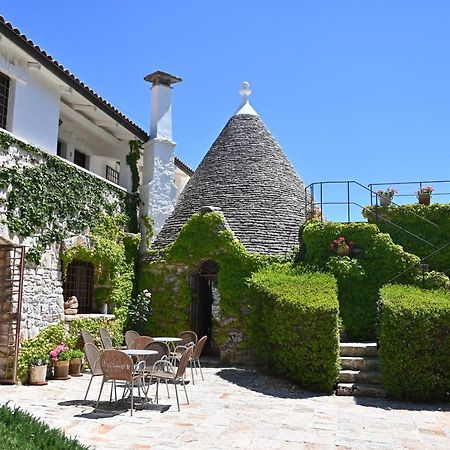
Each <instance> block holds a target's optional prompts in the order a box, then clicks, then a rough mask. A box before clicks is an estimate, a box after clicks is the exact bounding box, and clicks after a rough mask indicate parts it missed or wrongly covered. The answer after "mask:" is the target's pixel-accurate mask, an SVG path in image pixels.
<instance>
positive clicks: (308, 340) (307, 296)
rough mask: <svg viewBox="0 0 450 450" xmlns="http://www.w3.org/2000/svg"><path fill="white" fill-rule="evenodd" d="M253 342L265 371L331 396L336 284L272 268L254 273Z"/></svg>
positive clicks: (335, 369) (316, 275)
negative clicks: (266, 369)
mask: <svg viewBox="0 0 450 450" xmlns="http://www.w3.org/2000/svg"><path fill="white" fill-rule="evenodd" d="M250 286H251V287H252V288H253V289H254V290H255V305H254V308H253V325H254V326H253V330H254V333H253V335H252V343H253V346H254V348H255V351H256V354H257V356H258V357H259V360H260V362H262V363H263V364H264V365H265V366H266V367H267V368H268V369H269V370H272V371H274V372H276V373H277V374H279V375H281V376H283V377H286V378H288V379H290V380H292V381H294V382H296V383H298V384H299V385H300V386H301V387H303V388H305V389H311V390H314V391H323V392H331V390H332V389H333V387H334V385H335V383H336V380H337V377H338V375H339V360H338V358H339V319H338V314H339V303H338V299H337V292H336V281H335V279H334V277H333V276H331V275H327V274H323V273H308V272H306V273H302V272H301V269H299V268H293V267H292V266H290V265H281V264H277V265H273V266H271V267H267V268H264V269H262V270H260V271H259V272H256V273H254V274H253V275H252V277H251V279H250Z"/></svg>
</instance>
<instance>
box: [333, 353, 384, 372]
mask: <svg viewBox="0 0 450 450" xmlns="http://www.w3.org/2000/svg"><path fill="white" fill-rule="evenodd" d="M339 361H340V363H341V369H342V370H378V369H379V368H380V363H379V361H378V357H376V356H341V357H340V358H339Z"/></svg>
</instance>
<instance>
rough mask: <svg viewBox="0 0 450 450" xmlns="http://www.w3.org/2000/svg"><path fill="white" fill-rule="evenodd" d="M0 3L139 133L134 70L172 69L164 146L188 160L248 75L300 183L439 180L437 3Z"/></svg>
mask: <svg viewBox="0 0 450 450" xmlns="http://www.w3.org/2000/svg"><path fill="white" fill-rule="evenodd" d="M2 3H3V4H2V7H1V14H3V15H4V17H5V18H6V19H7V20H9V21H11V22H12V23H13V24H14V25H15V26H17V27H18V28H19V29H20V30H21V31H22V32H23V33H25V34H26V35H27V36H28V37H29V38H31V39H33V40H34V41H35V43H37V44H38V45H40V46H41V47H42V48H43V49H45V50H46V51H48V52H49V53H50V54H51V55H52V56H53V57H55V58H56V59H57V60H59V61H60V62H61V63H63V64H64V65H65V66H66V67H67V68H69V69H70V70H71V71H72V72H74V73H75V74H76V75H77V76H78V77H79V78H80V79H82V80H83V81H85V82H86V83H87V84H88V85H89V86H90V87H91V88H93V89H94V90H96V91H97V92H99V93H100V94H101V95H102V96H104V97H105V98H107V99H108V100H109V101H111V102H112V103H113V104H115V105H116V106H117V107H118V108H119V109H120V110H121V111H123V112H124V113H125V114H127V115H128V116H129V117H131V118H132V119H133V120H135V121H136V122H137V123H139V124H140V125H141V126H142V127H144V128H145V129H147V128H148V122H149V117H148V116H149V92H148V85H147V83H145V82H144V81H143V77H144V76H145V75H146V74H148V73H150V72H152V71H154V70H165V71H168V72H170V73H173V74H175V75H178V76H180V77H182V78H183V80H184V81H183V83H181V84H178V85H176V86H175V88H174V96H173V101H174V105H173V113H174V135H175V140H176V142H177V144H178V145H177V149H176V153H177V155H178V156H179V157H180V158H181V159H182V160H183V161H185V162H186V163H187V164H189V165H190V166H192V167H194V168H195V167H196V166H197V165H198V163H199V162H200V160H201V158H202V157H203V155H204V154H205V153H206V151H207V150H208V149H209V147H210V146H211V144H212V142H213V141H214V139H215V138H216V137H217V135H218V133H219V132H220V130H221V129H222V128H223V126H224V125H225V123H226V122H227V120H228V119H229V117H230V116H231V115H232V114H233V112H234V111H235V110H236V108H237V106H238V105H239V102H240V98H239V95H238V93H237V91H238V90H239V87H240V83H241V82H242V81H243V80H247V81H249V82H250V84H251V89H252V90H253V94H252V96H251V102H252V105H253V106H254V108H255V109H256V110H257V111H258V113H259V114H260V116H261V117H262V119H263V120H264V122H265V124H266V125H267V127H268V128H269V130H270V131H271V132H272V134H273V135H274V136H275V137H276V138H277V140H278V142H279V143H280V145H281V147H282V148H283V150H284V151H285V153H286V155H287V156H288V158H289V159H290V161H291V162H292V164H293V165H294V167H295V168H296V170H297V172H298V173H299V175H300V176H301V178H302V179H303V180H304V181H305V182H306V183H310V182H313V181H320V180H329V179H356V180H359V181H361V182H362V183H363V184H368V183H370V182H377V181H402V180H419V179H422V180H426V179H449V178H450V174H449V167H450V152H449V149H450V58H449V53H448V44H449V42H450V26H449V25H448V24H449V23H450V2H448V1H446V0H442V1H438V0H435V1H429V2H425V1H415V0H407V1H406V0H405V1H402V0H397V1H395V2H393V1H392V0H390V1H389V0H377V1H371V2H368V1H360V0H359V1H352V0H348V1H340V2H337V1H335V0H330V1H322V0H309V1H304V0H291V1H279V2H274V1H264V0H259V1H257V0H255V1H247V2H245V1H236V0H228V1H226V2H216V1H211V0H209V1H205V0H196V1H191V2H187V1H172V2H149V1H148V0H133V1H130V2H123V1H116V0H110V1H106V0H103V1H101V0H98V1H92V0H91V1H89V2H88V1H85V0H78V1H77V2H61V1H58V2H56V1H49V0H47V1H45V2H30V1H23V0H14V1H13V2H2Z"/></svg>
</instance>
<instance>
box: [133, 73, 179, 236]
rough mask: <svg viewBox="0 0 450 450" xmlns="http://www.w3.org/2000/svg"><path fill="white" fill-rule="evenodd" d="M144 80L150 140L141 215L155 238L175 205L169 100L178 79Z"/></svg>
mask: <svg viewBox="0 0 450 450" xmlns="http://www.w3.org/2000/svg"><path fill="white" fill-rule="evenodd" d="M144 80H145V81H149V82H150V83H152V86H151V88H150V90H151V118H150V133H149V134H150V139H149V140H148V141H147V142H146V143H145V144H144V172H143V179H142V185H141V188H140V196H141V200H142V203H143V204H142V207H141V215H142V216H147V217H150V218H152V219H153V222H154V236H153V237H155V236H156V235H157V234H158V233H159V232H160V231H161V228H162V226H163V225H164V222H165V220H166V219H167V217H168V216H169V214H170V213H171V212H172V211H173V208H174V207H175V201H176V192H177V189H176V186H175V182H174V180H175V161H174V159H175V156H174V149H175V142H173V140H172V100H171V97H172V84H175V83H178V82H180V81H181V78H178V77H175V76H173V75H170V74H168V73H165V72H160V71H157V72H154V73H152V74H150V75H147V76H146V77H145V78H144ZM144 228H145V227H142V229H144ZM143 241H144V242H145V241H146V239H143Z"/></svg>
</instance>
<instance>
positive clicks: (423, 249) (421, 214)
mask: <svg viewBox="0 0 450 450" xmlns="http://www.w3.org/2000/svg"><path fill="white" fill-rule="evenodd" d="M364 216H365V217H367V219H368V220H369V222H372V223H376V224H377V225H378V227H379V228H380V230H381V231H382V232H384V233H389V234H390V235H391V237H392V239H393V241H394V242H395V243H397V244H400V245H401V246H402V247H403V248H404V249H405V250H406V251H408V252H411V253H414V254H415V255H417V256H419V257H420V258H425V257H426V256H428V255H429V254H430V253H432V252H433V251H435V250H437V249H438V248H439V247H442V246H443V245H445V244H447V243H448V241H449V239H448V236H449V235H450V219H449V218H450V205H449V204H439V203H435V204H433V205H430V206H424V205H418V204H415V205H403V206H401V207H399V208H395V207H383V208H380V207H378V208H375V207H374V206H372V207H368V208H365V209H364ZM383 219H387V220H389V221H390V222H393V223H394V224H395V225H397V226H395V225H392V224H390V223H389V222H386V221H385V220H383ZM424 219H425V220H424ZM430 222H431V223H430ZM433 224H434V225H433ZM435 225H437V226H435ZM399 226H400V227H403V228H404V229H406V230H408V231H410V232H411V233H414V234H415V235H416V236H419V237H421V238H422V239H425V240H426V241H428V242H429V243H431V244H432V245H429V244H427V243H426V242H423V241H421V240H420V239H418V238H417V237H414V236H412V235H411V234H409V233H406V232H405V231H404V230H403V229H401V228H399ZM424 262H426V263H427V264H429V266H430V268H431V269H434V270H438V271H441V272H446V273H450V272H449V270H450V247H446V248H445V249H443V250H441V251H440V252H437V253H436V254H435V255H433V256H432V257H430V258H427V259H426V260H425V261H424Z"/></svg>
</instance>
